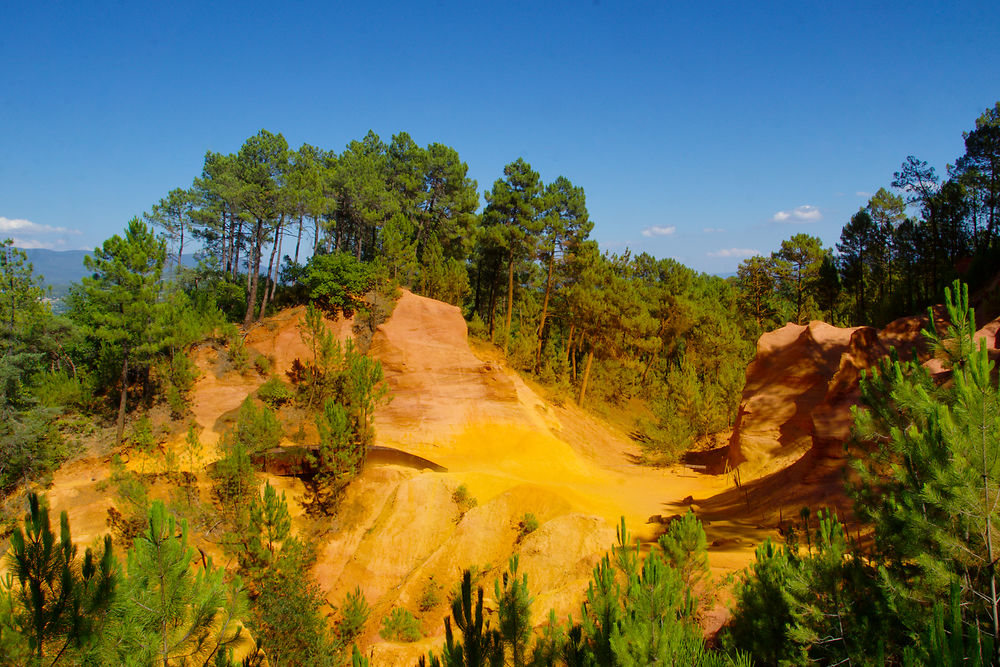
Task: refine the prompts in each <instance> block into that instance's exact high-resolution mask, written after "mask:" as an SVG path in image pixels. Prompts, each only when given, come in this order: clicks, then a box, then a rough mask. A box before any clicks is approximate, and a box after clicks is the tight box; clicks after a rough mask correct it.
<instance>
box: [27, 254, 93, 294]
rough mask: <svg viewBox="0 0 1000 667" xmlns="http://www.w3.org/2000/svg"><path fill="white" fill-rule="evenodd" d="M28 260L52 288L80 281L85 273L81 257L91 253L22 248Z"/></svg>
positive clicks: (36, 272) (37, 273) (85, 269)
mask: <svg viewBox="0 0 1000 667" xmlns="http://www.w3.org/2000/svg"><path fill="white" fill-rule="evenodd" d="M24 254H25V255H27V256H28V261H29V262H31V264H32V265H33V266H34V268H35V275H41V276H42V277H43V278H44V281H45V284H46V285H48V286H50V287H52V288H53V289H55V288H58V287H65V286H68V285H69V284H70V283H77V282H80V279H81V278H83V277H84V276H85V275H87V273H88V272H87V268H86V267H85V266H84V265H83V258H84V257H86V256H87V255H90V254H92V252H91V251H88V250H43V249H41V248H28V249H24Z"/></svg>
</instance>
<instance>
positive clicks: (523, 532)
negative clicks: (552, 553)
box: [517, 512, 538, 541]
mask: <svg viewBox="0 0 1000 667" xmlns="http://www.w3.org/2000/svg"><path fill="white" fill-rule="evenodd" d="M536 530H538V519H537V518H535V515H534V514H532V513H531V512H525V513H524V516H523V517H521V521H520V522H518V524H517V539H518V541H521V540H523V539H524V538H525V537H527V536H528V535H530V534H531V533H533V532H535V531H536Z"/></svg>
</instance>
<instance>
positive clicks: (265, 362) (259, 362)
mask: <svg viewBox="0 0 1000 667" xmlns="http://www.w3.org/2000/svg"><path fill="white" fill-rule="evenodd" d="M253 365H254V368H256V369H257V372H258V373H260V374H261V375H270V374H271V367H272V364H271V360H270V359H269V358H268V357H265V356H264V355H263V354H261V355H258V356H257V357H256V358H255V359H254V360H253Z"/></svg>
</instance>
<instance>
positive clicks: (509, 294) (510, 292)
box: [503, 251, 514, 357]
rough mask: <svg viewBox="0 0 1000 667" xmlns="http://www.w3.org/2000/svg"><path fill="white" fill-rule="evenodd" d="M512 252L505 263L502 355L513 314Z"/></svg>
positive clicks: (508, 339) (505, 353)
mask: <svg viewBox="0 0 1000 667" xmlns="http://www.w3.org/2000/svg"><path fill="white" fill-rule="evenodd" d="M513 306H514V252H513V251H511V253H510V261H509V262H508V263H507V317H505V318H504V331H503V356H505V357H506V356H507V344H508V343H509V342H510V317H511V315H513V314H514V308H513Z"/></svg>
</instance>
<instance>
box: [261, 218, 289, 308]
mask: <svg viewBox="0 0 1000 667" xmlns="http://www.w3.org/2000/svg"><path fill="white" fill-rule="evenodd" d="M283 222H284V220H282V221H281V222H279V223H278V226H277V227H275V229H274V243H272V244H271V258H270V259H269V260H268V262H267V278H266V279H265V280H264V297H263V298H262V299H261V300H260V314H259V315H257V319H258V320H259V319H262V318H263V317H264V311H265V310H267V302H268V300H269V295H270V296H273V295H274V283H275V281H274V280H273V279H272V278H271V271H272V270H273V269H274V256H275V255H276V254H277V253H278V248H279V247H280V246H281V225H282V223H283ZM278 261H281V260H280V259H279V260H278Z"/></svg>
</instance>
